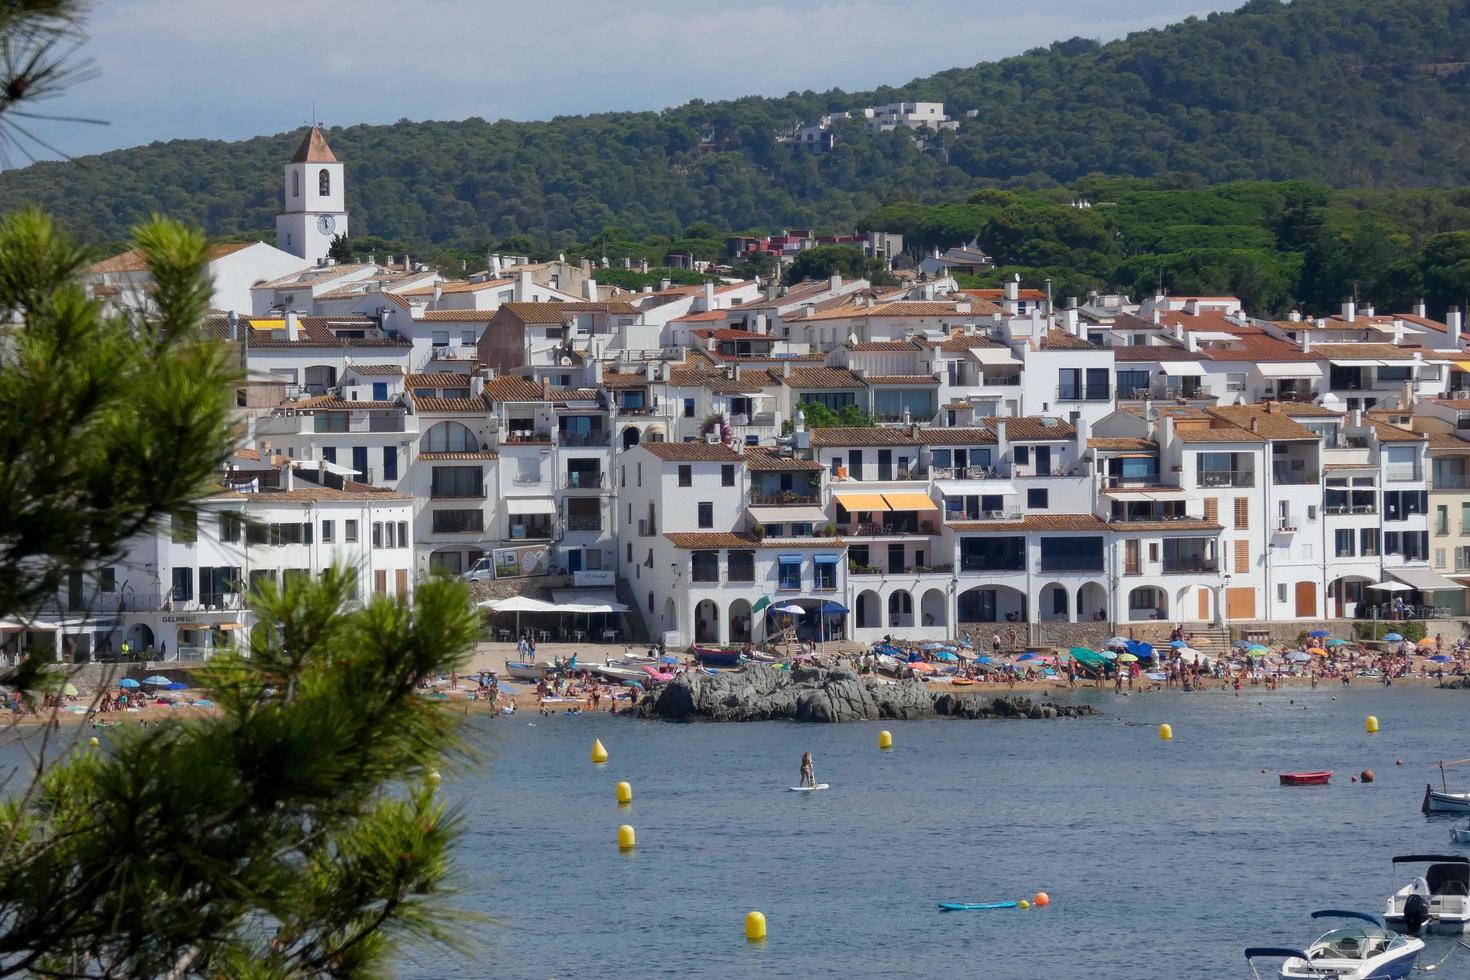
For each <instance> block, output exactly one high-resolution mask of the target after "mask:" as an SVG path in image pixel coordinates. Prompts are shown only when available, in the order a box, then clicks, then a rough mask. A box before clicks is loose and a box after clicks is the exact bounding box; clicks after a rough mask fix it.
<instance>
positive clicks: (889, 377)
mask: <svg viewBox="0 0 1470 980" xmlns="http://www.w3.org/2000/svg"><path fill="white" fill-rule="evenodd" d="M863 380H864V381H866V382H867V383H868V384H870V385H909V386H914V385H919V386H923V385H938V384H939V379H938V378H936V377H934V375H932V374H879V375H872V374H870V375H868V376H867V377H865V378H863Z"/></svg>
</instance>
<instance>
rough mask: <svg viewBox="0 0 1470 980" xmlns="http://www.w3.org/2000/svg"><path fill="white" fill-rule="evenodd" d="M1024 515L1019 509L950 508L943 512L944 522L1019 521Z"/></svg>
mask: <svg viewBox="0 0 1470 980" xmlns="http://www.w3.org/2000/svg"><path fill="white" fill-rule="evenodd" d="M1023 516H1024V515H1023V514H1022V512H1021V511H1019V510H1014V509H1011V510H973V511H971V510H950V511H945V513H944V522H945V523H946V524H958V523H969V522H971V521H1019V520H1021V518H1022V517H1023Z"/></svg>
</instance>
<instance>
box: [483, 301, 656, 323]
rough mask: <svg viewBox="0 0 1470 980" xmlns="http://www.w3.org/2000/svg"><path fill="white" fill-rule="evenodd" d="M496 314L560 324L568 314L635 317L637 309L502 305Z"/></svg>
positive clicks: (606, 305) (599, 305) (629, 306)
mask: <svg viewBox="0 0 1470 980" xmlns="http://www.w3.org/2000/svg"><path fill="white" fill-rule="evenodd" d="M495 312H496V313H497V314H501V313H503V314H505V315H507V316H511V317H515V318H516V319H518V320H520V321H521V322H522V323H561V322H562V321H563V320H565V319H566V318H567V314H569V313H608V314H614V315H618V316H637V315H638V313H639V310H638V307H636V306H633V305H632V304H629V303H617V302H613V303H502V304H501V305H500V309H498V310H496V311H495Z"/></svg>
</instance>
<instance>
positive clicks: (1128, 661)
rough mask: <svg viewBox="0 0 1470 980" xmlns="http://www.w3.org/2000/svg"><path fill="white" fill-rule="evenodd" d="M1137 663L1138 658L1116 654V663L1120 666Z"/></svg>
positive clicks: (1131, 655)
mask: <svg viewBox="0 0 1470 980" xmlns="http://www.w3.org/2000/svg"><path fill="white" fill-rule="evenodd" d="M1137 662H1138V658H1137V657H1135V656H1134V655H1133V654H1131V653H1120V654H1118V663H1120V664H1132V663H1137Z"/></svg>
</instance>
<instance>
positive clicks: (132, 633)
mask: <svg viewBox="0 0 1470 980" xmlns="http://www.w3.org/2000/svg"><path fill="white" fill-rule="evenodd" d="M126 639H127V641H128V650H129V652H131V653H133V654H142V653H146V652H147V651H149V650H152V649H153V644H154V643H155V642H156V641H155V640H154V638H153V629H152V627H150V626H148V625H147V624H146V623H134V624H133V625H132V626H129V627H128V634H127V637H126Z"/></svg>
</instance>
